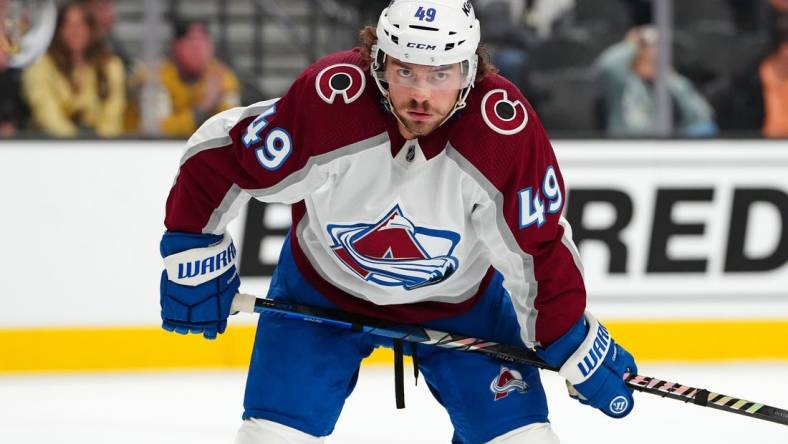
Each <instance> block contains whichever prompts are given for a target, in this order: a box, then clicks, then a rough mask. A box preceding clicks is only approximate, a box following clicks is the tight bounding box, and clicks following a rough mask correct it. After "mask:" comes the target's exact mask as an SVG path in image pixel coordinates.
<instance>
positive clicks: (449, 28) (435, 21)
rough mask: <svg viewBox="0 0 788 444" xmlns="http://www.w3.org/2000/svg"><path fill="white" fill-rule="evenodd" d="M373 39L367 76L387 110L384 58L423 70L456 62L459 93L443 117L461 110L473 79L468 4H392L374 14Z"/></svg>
mask: <svg viewBox="0 0 788 444" xmlns="http://www.w3.org/2000/svg"><path fill="white" fill-rule="evenodd" d="M377 38H378V40H377V44H376V45H375V46H373V47H372V66H371V69H372V75H373V77H374V78H375V83H377V85H378V88H379V89H380V91H381V93H382V94H383V96H384V97H385V98H386V102H387V105H388V106H389V107H390V106H391V104H390V102H389V100H388V84H387V80H386V78H385V76H384V71H385V66H386V64H385V61H386V56H390V57H393V58H395V59H398V60H401V61H403V62H406V63H414V64H419V65H428V66H444V65H452V64H455V63H459V64H460V68H461V72H462V76H463V79H462V82H461V84H460V85H459V87H460V88H461V93H460V95H459V98H458V100H457V103H456V104H455V107H454V110H452V112H451V113H450V114H449V116H451V114H454V112H455V111H457V110H459V109H461V108H463V107H465V99H466V97H467V96H468V93H469V92H470V89H471V88H472V87H473V83H474V81H475V79H476V67H477V64H478V57H477V56H476V49H477V48H478V46H479V41H480V32H479V21H478V20H477V19H476V14H475V13H474V10H473V6H472V5H471V2H470V0H392V1H391V3H389V5H388V7H387V8H386V9H384V10H383V12H382V13H381V14H380V19H379V20H378V26H377ZM447 119H448V117H447Z"/></svg>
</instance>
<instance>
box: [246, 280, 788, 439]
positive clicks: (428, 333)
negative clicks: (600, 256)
mask: <svg viewBox="0 0 788 444" xmlns="http://www.w3.org/2000/svg"><path fill="white" fill-rule="evenodd" d="M232 311H233V312H235V311H243V312H248V313H261V314H268V315H275V316H281V317H285V318H288V319H297V320H301V321H307V322H315V323H319V324H324V325H328V326H331V327H335V328H342V329H346V330H352V331H356V332H362V333H369V334H373V335H377V336H384V337H388V338H393V339H401V340H403V341H408V342H416V343H421V344H427V345H434V346H437V347H443V348H450V349H454V350H458V351H465V352H473V353H480V354H484V355H487V356H489V357H492V358H495V359H499V360H502V361H506V362H514V363H518V364H526V365H530V366H533V367H537V368H540V369H543V370H550V371H558V369H557V368H555V367H552V366H550V365H548V364H547V363H546V362H544V361H543V360H542V359H541V358H539V357H538V356H537V355H536V353H535V352H533V351H531V350H528V349H526V348H522V347H513V346H509V345H505V344H500V343H497V342H493V341H487V340H484V339H480V338H473V337H469V336H463V335H458V334H454V333H447V332H442V331H437V330H430V329H427V328H423V327H419V326H415V325H405V324H395V323H391V322H386V321H381V320H378V319H371V318H365V317H360V316H353V315H348V314H346V313H337V312H332V311H328V310H322V309H318V308H314V307H308V306H305V305H298V304H289V303H286V302H280V301H275V300H271V299H266V298H258V297H255V296H252V295H246V294H238V295H236V297H235V300H234V301H233V309H232ZM624 379H625V381H626V384H627V386H628V387H629V388H631V389H632V390H636V391H639V392H643V393H649V394H652V395H657V396H661V397H663V398H671V399H676V400H679V401H684V402H687V403H693V404H696V405H699V406H703V407H710V408H713V409H718V410H723V411H726V412H730V413H737V414H740V415H744V416H749V417H751V418H756V419H762V420H765V421H771V422H776V423H778V424H783V425H788V410H784V409H780V408H777V407H772V406H768V405H764V404H761V403H757V402H752V401H747V400H744V399H739V398H734V397H732V396H726V395H721V394H718V393H713V392H709V391H708V390H705V389H699V388H695V387H689V386H685V385H682V384H678V383H675V382H669V381H663V380H661V379H657V378H652V377H649V376H644V375H631V374H626V375H625V377H624Z"/></svg>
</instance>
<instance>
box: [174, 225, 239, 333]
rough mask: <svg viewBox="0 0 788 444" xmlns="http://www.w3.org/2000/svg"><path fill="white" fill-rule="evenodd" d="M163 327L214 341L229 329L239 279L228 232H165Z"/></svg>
mask: <svg viewBox="0 0 788 444" xmlns="http://www.w3.org/2000/svg"><path fill="white" fill-rule="evenodd" d="M161 255H162V257H163V258H164V271H163V272H162V274H161V319H162V324H161V326H162V328H164V329H165V330H168V331H174V332H176V333H180V334H183V335H185V334H188V333H197V334H199V333H202V334H203V336H205V337H206V338H207V339H215V338H216V335H217V334H219V333H224V330H225V328H227V317H228V316H229V315H230V305H231V304H232V301H233V297H234V296H235V294H236V293H238V286H239V285H240V284H241V280H240V278H239V277H238V272H237V271H236V268H235V256H236V250H235V245H234V244H233V241H232V239H231V238H230V236H229V235H228V234H225V235H224V236H218V235H214V234H194V233H180V232H166V233H164V236H163V237H162V239H161Z"/></svg>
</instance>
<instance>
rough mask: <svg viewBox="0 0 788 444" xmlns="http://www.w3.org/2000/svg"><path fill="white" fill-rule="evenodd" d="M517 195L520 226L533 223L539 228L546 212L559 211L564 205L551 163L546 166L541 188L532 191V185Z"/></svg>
mask: <svg viewBox="0 0 788 444" xmlns="http://www.w3.org/2000/svg"><path fill="white" fill-rule="evenodd" d="M519 197H520V228H526V227H530V226H531V225H534V224H536V226H537V228H539V227H541V226H542V225H544V223H545V221H546V220H547V215H546V213H547V214H555V213H559V212H560V211H561V207H563V205H564V196H563V195H562V194H561V186H560V185H559V184H558V176H557V175H556V173H555V168H553V166H552V165H550V166H548V167H547V171H546V172H545V175H544V180H542V187H541V189H539V188H537V189H536V191H534V189H533V188H532V187H528V188H525V189H523V190H520V192H519Z"/></svg>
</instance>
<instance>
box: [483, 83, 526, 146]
mask: <svg viewBox="0 0 788 444" xmlns="http://www.w3.org/2000/svg"><path fill="white" fill-rule="evenodd" d="M482 118H484V123H486V124H487V126H489V127H490V128H492V130H493V131H495V132H496V133H499V134H503V135H506V136H510V135H512V134H517V133H519V132H520V131H522V130H523V128H525V125H527V124H528V111H527V110H526V109H525V105H523V104H522V103H521V102H520V101H519V100H515V101H513V102H512V101H511V100H509V96H508V94H507V93H506V90H503V89H494V90H492V91H490V92H488V93H487V94H485V95H484V98H483V99H482Z"/></svg>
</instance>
